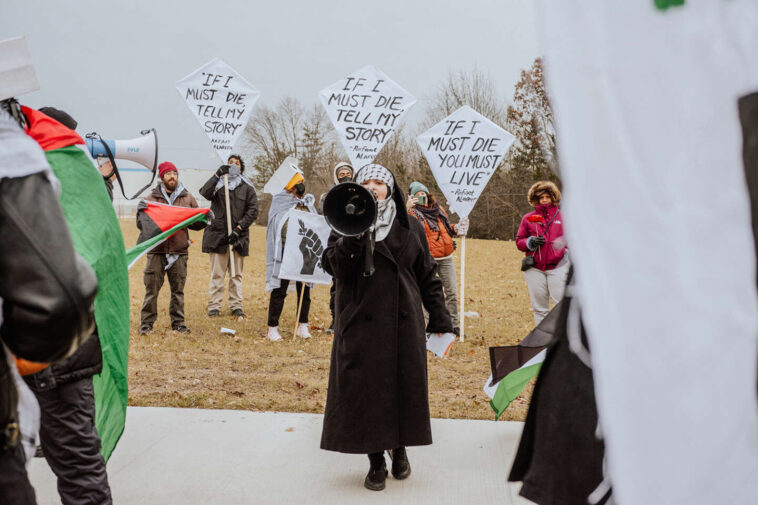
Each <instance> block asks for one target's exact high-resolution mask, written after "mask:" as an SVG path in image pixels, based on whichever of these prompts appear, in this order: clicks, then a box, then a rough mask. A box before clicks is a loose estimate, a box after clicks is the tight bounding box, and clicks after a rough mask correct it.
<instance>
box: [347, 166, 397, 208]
mask: <svg viewBox="0 0 758 505" xmlns="http://www.w3.org/2000/svg"><path fill="white" fill-rule="evenodd" d="M371 180H375V181H382V182H383V183H385V184H386V185H387V189H388V191H387V198H388V199H389V198H390V196H392V192H393V191H394V190H395V178H394V177H393V176H392V172H390V171H389V170H387V169H386V168H384V167H383V166H381V165H378V164H376V163H371V164H369V165H364V166H363V167H361V169H360V170H358V173H357V174H355V182H357V183H358V184H363V183H364V182H366V181H371Z"/></svg>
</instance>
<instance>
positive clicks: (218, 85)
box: [176, 58, 261, 162]
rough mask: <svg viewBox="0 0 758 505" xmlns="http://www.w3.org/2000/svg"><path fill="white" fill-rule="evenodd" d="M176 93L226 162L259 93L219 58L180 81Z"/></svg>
mask: <svg viewBox="0 0 758 505" xmlns="http://www.w3.org/2000/svg"><path fill="white" fill-rule="evenodd" d="M176 89H177V90H179V94H180V95H182V98H183V99H184V101H185V102H186V103H187V107H189V109H190V111H191V112H192V114H193V115H194V116H195V118H196V119H197V121H198V122H199V123H200V126H201V127H202V128H203V131H204V132H205V134H206V135H208V138H209V139H210V141H211V144H212V145H213V148H214V149H215V150H216V154H218V155H219V157H220V158H221V161H223V162H226V160H227V159H228V158H229V155H230V154H232V148H233V147H234V144H235V143H236V142H237V139H238V138H239V136H240V135H241V134H242V131H243V130H244V129H245V126H246V125H247V121H248V120H249V119H250V114H251V113H252V111H253V105H255V101H256V100H258V97H259V96H260V94H261V93H260V91H258V90H257V89H256V88H255V86H253V85H252V84H250V83H249V82H247V81H246V80H245V78H244V77H242V76H241V75H240V74H238V73H237V72H236V71H235V70H234V69H233V68H232V67H230V66H229V65H227V64H226V63H224V62H223V61H221V60H220V59H218V58H213V59H212V60H211V61H209V62H208V63H206V64H205V65H203V66H202V67H200V68H198V69H197V70H195V71H194V72H192V73H191V74H189V75H188V76H187V77H185V78H184V79H182V80H180V81H178V82H177V83H176Z"/></svg>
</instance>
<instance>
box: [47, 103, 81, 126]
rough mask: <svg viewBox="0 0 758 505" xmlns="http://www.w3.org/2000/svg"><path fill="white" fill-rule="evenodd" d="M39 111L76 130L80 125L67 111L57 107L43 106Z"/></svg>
mask: <svg viewBox="0 0 758 505" xmlns="http://www.w3.org/2000/svg"><path fill="white" fill-rule="evenodd" d="M39 111H40V112H41V113H43V114H44V115H46V116H50V117H51V118H53V119H55V120H56V121H58V122H59V123H60V124H62V125H63V126H65V127H66V128H70V129H72V130H76V127H77V126H78V125H79V123H77V122H76V120H75V119H74V118H72V117H71V116H70V115H69V114H68V113H67V112H65V111H62V110H60V109H56V108H55V107H42V108H41V109H39Z"/></svg>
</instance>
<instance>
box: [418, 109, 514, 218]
mask: <svg viewBox="0 0 758 505" xmlns="http://www.w3.org/2000/svg"><path fill="white" fill-rule="evenodd" d="M514 140H515V137H514V136H513V135H511V134H510V133H508V132H507V131H505V130H503V129H502V128H500V127H499V126H498V125H496V124H495V123H493V122H492V121H490V120H489V119H487V118H486V117H484V116H482V115H481V114H479V113H478V112H477V111H475V110H474V109H472V108H471V107H469V106H468V105H464V106H463V107H461V108H460V109H458V110H456V111H455V112H453V113H452V114H450V115H449V116H448V117H446V118H445V119H443V120H442V121H440V122H439V123H437V124H436V125H434V126H432V127H431V128H429V129H428V130H427V131H425V132H424V133H422V134H421V135H419V136H418V138H417V139H416V141H417V142H418V145H419V147H421V152H423V153H424V156H426V160H427V161H428V162H429V168H431V170H432V174H434V178H435V179H436V180H437V184H438V185H439V187H440V189H441V190H442V194H444V195H445V198H446V199H447V203H448V206H449V207H450V210H452V211H454V212H455V213H456V214H458V216H459V217H468V215H469V213H470V212H471V209H473V208H474V205H475V204H476V201H477V200H478V199H479V196H480V195H481V194H482V191H484V187H485V186H486V185H487V183H488V182H489V180H490V177H492V174H494V173H495V170H496V169H497V167H498V166H499V165H500V163H501V162H502V161H503V157H504V156H505V153H506V152H507V151H508V148H509V147H510V146H511V144H512V143H513V141H514Z"/></svg>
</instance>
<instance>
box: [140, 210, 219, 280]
mask: <svg viewBox="0 0 758 505" xmlns="http://www.w3.org/2000/svg"><path fill="white" fill-rule="evenodd" d="M210 212H211V210H210V209H193V208H191V207H176V206H174V205H166V204H165V203H157V202H147V201H144V200H143V201H141V202H140V203H139V207H137V228H139V229H140V234H139V237H138V238H137V245H136V246H134V247H132V248H131V249H129V250H128V251H126V258H127V261H128V263H129V268H132V265H134V264H135V263H136V262H137V260H138V259H140V258H141V257H142V256H144V255H145V254H147V253H148V252H150V250H151V249H153V248H154V247H155V246H157V245H158V244H160V243H162V242H164V241H166V240H167V239H168V238H169V237H170V236H171V235H173V234H174V233H176V232H177V231H179V230H181V229H182V228H186V227H187V226H189V225H191V224H194V223H197V222H198V221H204V222H206V223H207V222H208V221H209V220H210V219H212V214H211V213H210Z"/></svg>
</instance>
